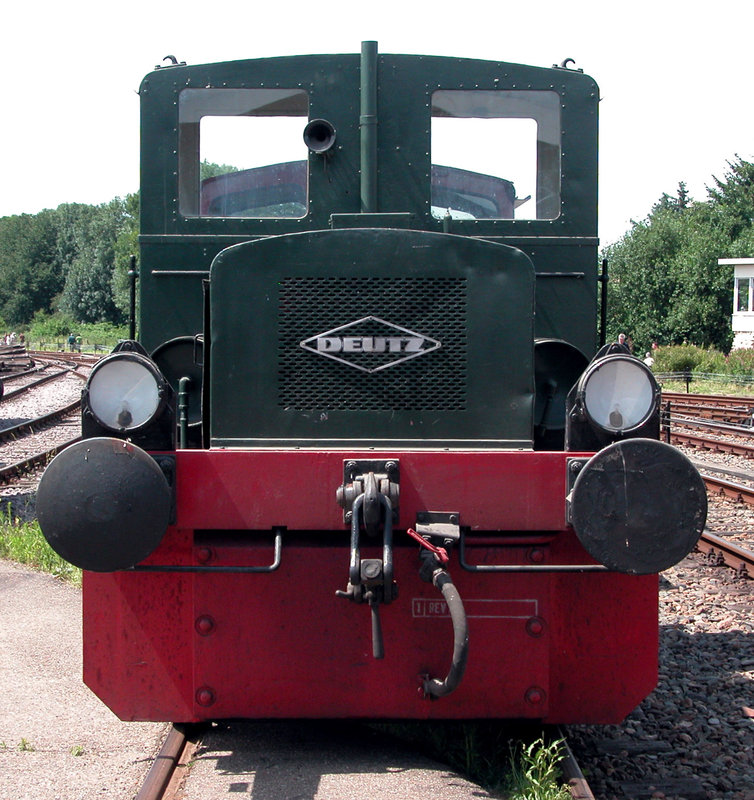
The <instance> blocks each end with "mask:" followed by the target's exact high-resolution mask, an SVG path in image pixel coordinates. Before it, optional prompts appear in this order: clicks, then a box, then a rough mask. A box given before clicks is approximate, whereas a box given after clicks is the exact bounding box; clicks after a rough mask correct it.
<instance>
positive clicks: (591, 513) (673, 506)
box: [571, 439, 707, 575]
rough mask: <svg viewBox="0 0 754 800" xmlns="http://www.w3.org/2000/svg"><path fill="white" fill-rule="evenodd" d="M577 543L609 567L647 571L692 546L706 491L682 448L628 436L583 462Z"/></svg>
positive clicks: (576, 495) (575, 505) (576, 501)
mask: <svg viewBox="0 0 754 800" xmlns="http://www.w3.org/2000/svg"><path fill="white" fill-rule="evenodd" d="M571 519H572V524H573V527H574V530H575V531H576V535H577V536H578V538H579V541H580V542H581V544H582V545H584V547H585V548H586V550H587V552H588V553H589V555H591V556H592V558H594V559H596V560H597V561H599V562H600V563H601V564H604V565H605V566H606V567H608V569H612V570H616V571H618V572H629V573H634V574H637V575H647V574H650V573H654V572H661V571H662V570H664V569H667V568H668V567H671V566H673V564H677V563H678V562H679V561H680V560H681V559H682V558H684V557H685V556H686V555H688V553H690V552H691V551H692V550H693V549H694V545H696V542H697V540H698V539H699V537H700V536H701V533H702V531H703V530H704V523H705V521H706V519H707V491H706V489H705V486H704V481H703V480H702V478H701V476H700V475H699V473H698V472H697V470H696V469H695V467H694V465H693V464H692V463H691V462H690V461H689V460H688V458H686V456H685V455H683V453H681V452H680V451H679V450H676V448H675V447H671V446H670V445H669V444H665V443H664V442H659V441H656V440H655V439H626V440H624V441H620V442H614V443H613V444H611V445H609V446H608V447H606V448H605V449H604V450H601V451H600V452H599V453H597V454H596V455H595V456H593V457H592V458H591V459H590V460H589V461H588V463H587V464H585V465H584V467H583V468H582V470H581V472H580V473H579V475H578V477H577V479H576V482H575V484H574V487H573V492H572V495H571Z"/></svg>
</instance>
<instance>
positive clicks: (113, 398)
mask: <svg viewBox="0 0 754 800" xmlns="http://www.w3.org/2000/svg"><path fill="white" fill-rule="evenodd" d="M87 388H88V393H89V406H90V408H91V411H92V413H93V414H94V416H95V418H96V419H97V421H98V422H99V423H100V425H103V426H104V427H106V428H109V429H110V430H112V431H121V432H123V431H133V430H137V429H138V428H141V427H143V426H144V425H146V424H147V423H149V422H150V421H151V420H153V419H154V418H155V417H156V416H157V415H158V414H159V412H160V410H161V408H162V404H163V402H164V398H165V379H164V378H163V377H162V375H161V374H160V372H159V370H158V369H157V367H156V366H155V365H154V364H153V363H152V362H151V361H150V360H149V359H148V358H145V357H144V356H141V355H138V354H137V353H116V354H114V355H112V356H110V357H108V358H106V359H103V360H102V361H100V362H99V364H97V365H96V366H95V367H94V369H93V370H92V373H91V375H90V376H89V381H88V383H87Z"/></svg>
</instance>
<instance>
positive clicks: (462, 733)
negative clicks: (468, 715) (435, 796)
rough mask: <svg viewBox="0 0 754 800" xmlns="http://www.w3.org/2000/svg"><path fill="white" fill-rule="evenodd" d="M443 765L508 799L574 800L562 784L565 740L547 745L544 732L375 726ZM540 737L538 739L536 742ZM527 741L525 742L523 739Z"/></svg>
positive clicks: (492, 725) (491, 725) (489, 725)
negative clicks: (561, 761)
mask: <svg viewBox="0 0 754 800" xmlns="http://www.w3.org/2000/svg"><path fill="white" fill-rule="evenodd" d="M371 727H372V728H373V729H376V730H378V731H381V732H383V733H387V734H388V735H390V736H392V737H395V738H396V739H402V740H404V741H407V742H409V743H410V744H411V745H413V746H415V747H417V748H418V749H419V750H421V751H422V752H423V753H424V754H425V755H427V756H429V757H431V758H434V759H437V760H438V761H442V762H444V763H446V764H448V766H450V767H451V768H453V769H454V770H457V771H458V772H460V773H462V774H464V775H465V776H466V777H467V778H468V779H469V780H472V781H474V782H475V783H478V784H479V785H480V786H482V787H484V788H485V789H486V790H487V791H488V792H490V793H492V794H494V795H495V796H496V797H500V798H505V800H569V798H570V796H571V795H570V791H569V790H568V787H567V786H565V785H564V784H563V783H562V782H561V780H560V767H559V762H560V759H561V758H562V755H563V742H562V740H554V741H550V742H546V741H545V739H544V737H543V736H542V734H541V727H538V726H532V727H531V728H530V729H529V730H526V729H524V730H523V731H522V729H521V727H520V725H516V726H513V725H512V724H509V723H506V722H504V721H503V722H496V721H480V722H451V721H447V722H432V723H421V722H419V723H400V724H398V723H396V724H374V725H372V726H371ZM537 734H539V736H538V738H536V739H535V738H534V736H535V735H537ZM522 736H523V737H525V738H526V741H521V737H522Z"/></svg>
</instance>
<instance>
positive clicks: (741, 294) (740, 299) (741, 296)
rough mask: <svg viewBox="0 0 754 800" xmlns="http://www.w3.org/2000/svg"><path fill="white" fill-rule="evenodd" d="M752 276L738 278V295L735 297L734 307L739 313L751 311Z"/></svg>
mask: <svg viewBox="0 0 754 800" xmlns="http://www.w3.org/2000/svg"><path fill="white" fill-rule="evenodd" d="M751 280H752V279H751V278H736V296H735V298H734V308H735V309H736V312H738V313H745V312H750V311H751V300H752V291H751Z"/></svg>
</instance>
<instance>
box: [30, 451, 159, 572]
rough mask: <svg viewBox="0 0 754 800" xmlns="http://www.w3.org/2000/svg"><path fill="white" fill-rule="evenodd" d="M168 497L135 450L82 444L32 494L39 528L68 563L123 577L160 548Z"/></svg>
mask: <svg viewBox="0 0 754 800" xmlns="http://www.w3.org/2000/svg"><path fill="white" fill-rule="evenodd" d="M170 508H171V490H170V487H169V486H168V482H167V479H166V478H165V476H164V475H163V473H162V470H161V469H160V468H159V466H158V465H157V464H156V462H155V461H154V459H153V458H151V457H150V456H149V455H147V454H146V453H145V452H144V451H143V450H142V449H141V448H139V447H137V446H136V445H133V444H131V443H130V442H124V441H123V440H121V439H110V438H95V439H85V440H84V441H81V442H77V443H76V444H74V445H71V446H70V447H68V448H66V449H65V450H63V451H62V452H61V453H59V454H58V455H57V456H56V457H55V458H54V459H53V460H52V462H51V463H50V465H49V466H48V467H47V469H46V471H45V473H44V475H43V476H42V480H41V482H40V484H39V490H38V492H37V516H38V518H39V525H40V527H41V529H42V533H43V534H44V536H45V539H47V541H48V542H49V544H50V547H52V549H53V550H54V551H55V552H56V553H58V554H59V555H60V556H61V557H62V558H64V559H65V560H66V561H70V563H71V564H75V565H76V566H77V567H81V568H82V569H88V570H92V571H94V572H113V571H115V570H119V569H129V568H130V567H133V566H134V565H135V564H138V563H139V562H140V561H142V560H143V559H145V558H146V557H147V556H148V555H149V554H150V553H151V552H152V551H153V550H154V549H155V548H156V547H157V545H159V543H160V541H161V540H162V537H163V535H164V533H165V530H166V529H167V527H168V522H169V519H170Z"/></svg>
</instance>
